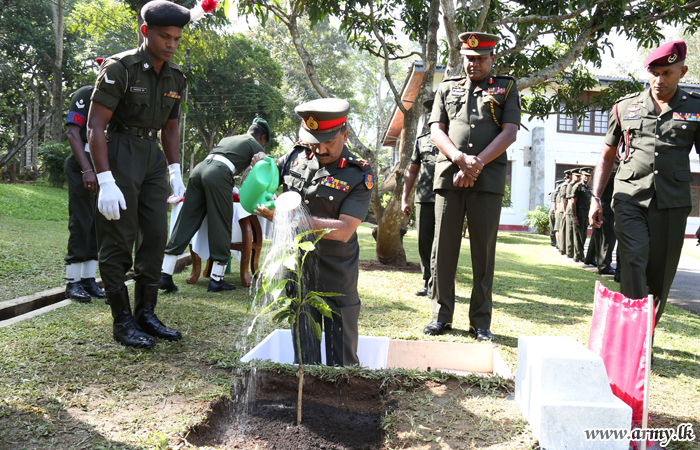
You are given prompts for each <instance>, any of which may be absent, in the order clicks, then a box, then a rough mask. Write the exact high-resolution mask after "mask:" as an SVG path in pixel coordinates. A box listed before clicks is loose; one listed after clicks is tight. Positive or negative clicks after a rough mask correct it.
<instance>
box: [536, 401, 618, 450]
mask: <svg viewBox="0 0 700 450" xmlns="http://www.w3.org/2000/svg"><path fill="white" fill-rule="evenodd" d="M541 408H542V426H541V427H540V436H539V441H540V447H541V448H543V449H545V450H560V449H566V450H627V449H628V448H629V441H613V440H605V441H600V440H595V441H593V440H591V441H588V440H586V434H585V432H584V431H585V430H591V429H608V428H615V429H624V430H629V429H630V424H631V422H632V408H630V407H629V406H627V404H625V403H624V402H623V401H622V400H620V399H619V398H617V397H614V396H613V401H612V402H610V403H591V402H574V401H563V402H556V401H555V402H543V403H542V406H541Z"/></svg>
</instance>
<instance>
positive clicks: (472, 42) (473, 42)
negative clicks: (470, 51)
mask: <svg viewBox="0 0 700 450" xmlns="http://www.w3.org/2000/svg"><path fill="white" fill-rule="evenodd" d="M467 45H469V48H477V47H478V46H479V38H478V37H476V34H472V35H471V36H469V39H467Z"/></svg>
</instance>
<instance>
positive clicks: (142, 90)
mask: <svg viewBox="0 0 700 450" xmlns="http://www.w3.org/2000/svg"><path fill="white" fill-rule="evenodd" d="M129 91H130V92H138V93H141V94H145V93H146V92H148V89H147V88H145V87H143V86H129Z"/></svg>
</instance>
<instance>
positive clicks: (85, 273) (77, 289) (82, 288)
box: [63, 86, 104, 302]
mask: <svg viewBox="0 0 700 450" xmlns="http://www.w3.org/2000/svg"><path fill="white" fill-rule="evenodd" d="M91 94H92V86H83V87H82V88H80V89H78V90H77V91H75V93H73V96H72V97H71V100H70V108H69V109H68V117H67V118H66V125H75V126H77V127H80V141H81V143H82V145H83V149H84V152H85V158H86V159H87V162H88V164H89V165H90V171H92V170H94V169H93V167H92V159H91V158H90V149H89V147H88V145H87V117H88V111H89V110H90V95H91ZM74 151H76V150H74ZM63 168H64V172H65V174H66V181H67V182H68V233H69V235H68V251H67V253H66V256H65V258H64V261H65V262H66V281H67V282H68V286H67V287H66V293H67V294H68V296H69V297H70V298H72V299H74V300H78V301H85V302H89V301H90V296H91V295H94V296H95V297H98V298H103V297H104V293H103V292H102V290H101V289H100V288H99V286H97V284H96V283H95V271H96V269H97V237H96V235H95V206H96V201H97V200H96V197H95V194H93V193H92V192H90V191H89V190H88V189H85V184H84V182H83V170H82V167H81V166H80V162H79V161H78V159H77V158H76V157H75V155H74V153H71V154H70V156H68V158H66V162H65V164H64V167H63ZM71 283H73V285H72V287H69V286H71Z"/></svg>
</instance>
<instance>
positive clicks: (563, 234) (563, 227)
mask: <svg viewBox="0 0 700 450" xmlns="http://www.w3.org/2000/svg"><path fill="white" fill-rule="evenodd" d="M560 214H561V221H560V222H559V252H560V253H561V254H562V255H564V254H566V238H567V234H568V232H569V230H568V228H567V223H566V214H564V213H563V212H562V213H560Z"/></svg>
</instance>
